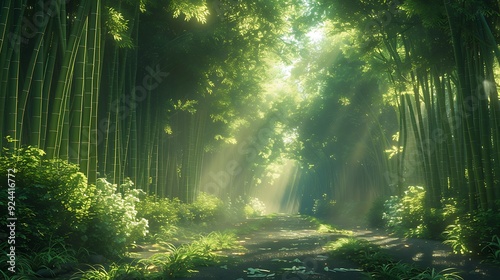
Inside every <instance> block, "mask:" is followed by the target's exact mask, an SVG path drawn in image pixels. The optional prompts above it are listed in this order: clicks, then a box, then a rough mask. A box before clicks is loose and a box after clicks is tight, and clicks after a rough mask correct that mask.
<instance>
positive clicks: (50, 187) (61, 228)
mask: <svg viewBox="0 0 500 280" xmlns="http://www.w3.org/2000/svg"><path fill="white" fill-rule="evenodd" d="M44 154H45V153H44V151H42V150H40V149H38V148H34V147H31V146H28V147H25V148H19V149H15V150H13V151H10V150H4V155H3V156H2V157H0V172H1V173H0V180H2V182H7V170H8V169H15V170H16V172H15V178H14V177H12V178H11V179H14V180H15V215H16V216H17V217H19V222H18V223H16V232H17V235H16V242H17V243H18V247H19V248H25V249H31V250H33V249H41V248H39V246H40V245H41V244H46V243H47V240H49V239H52V240H62V239H65V240H68V242H70V243H71V244H74V245H78V244H80V240H79V238H78V237H79V236H80V235H81V234H82V233H83V232H84V231H85V229H86V224H87V221H88V218H89V215H90V206H91V203H92V199H93V193H94V186H92V185H88V184H87V178H86V177H85V175H84V174H83V173H81V172H79V171H78V170H79V169H78V166H77V165H74V164H70V163H67V162H65V161H62V160H58V159H50V160H47V159H44V158H43V156H44ZM13 174H14V173H13ZM6 196H7V192H6V191H5V192H1V193H0V207H3V208H4V209H6V208H7V206H6V204H7V201H8V199H7V197H6Z"/></svg>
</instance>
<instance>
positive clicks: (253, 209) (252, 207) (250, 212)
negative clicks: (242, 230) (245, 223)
mask: <svg viewBox="0 0 500 280" xmlns="http://www.w3.org/2000/svg"><path fill="white" fill-rule="evenodd" d="M244 211H245V216H246V217H247V218H249V217H258V216H262V215H264V213H265V212H266V205H265V204H264V202H262V201H261V200H260V199H258V198H257V197H252V198H250V201H249V202H248V203H247V204H246V205H245V207H244Z"/></svg>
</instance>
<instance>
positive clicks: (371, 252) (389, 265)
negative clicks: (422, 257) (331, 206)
mask: <svg viewBox="0 0 500 280" xmlns="http://www.w3.org/2000/svg"><path fill="white" fill-rule="evenodd" d="M326 248H327V249H328V250H329V251H330V254H332V255H334V256H337V257H342V258H346V259H348V260H351V261H353V262H355V263H357V264H359V265H360V266H361V267H362V268H363V270H364V271H366V273H368V274H369V276H370V277H371V278H372V279H380V280H388V279H389V280H390V279H394V280H405V279H408V280H424V279H429V280H459V279H462V277H460V275H459V274H458V272H457V271H455V270H454V269H452V268H449V269H445V270H442V271H436V270H435V269H434V268H426V269H423V270H422V269H420V268H418V267H416V266H414V265H411V264H407V263H403V262H396V261H395V260H394V259H393V258H392V257H390V256H389V255H388V254H387V253H385V252H384V251H383V250H382V249H381V248H380V247H379V246H378V245H375V244H372V243H370V242H369V241H367V240H364V239H357V238H353V237H348V238H339V239H338V240H336V241H333V242H330V243H328V244H327V246H326Z"/></svg>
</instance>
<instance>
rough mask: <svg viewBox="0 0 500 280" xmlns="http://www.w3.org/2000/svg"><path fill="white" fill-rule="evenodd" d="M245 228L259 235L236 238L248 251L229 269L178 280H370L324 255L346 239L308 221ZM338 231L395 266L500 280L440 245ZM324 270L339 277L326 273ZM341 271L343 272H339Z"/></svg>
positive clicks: (287, 219) (287, 218) (292, 218)
mask: <svg viewBox="0 0 500 280" xmlns="http://www.w3.org/2000/svg"><path fill="white" fill-rule="evenodd" d="M246 223H257V224H258V226H259V229H258V230H255V231H253V232H250V233H246V234H240V235H239V236H238V240H239V241H240V243H241V245H243V246H244V247H245V248H246V249H247V250H248V251H246V252H245V254H242V255H234V256H231V258H230V259H232V260H234V261H229V262H228V263H227V264H225V263H222V264H221V265H220V266H215V267H202V268H199V269H198V270H199V272H198V273H194V274H193V275H191V277H187V278H180V279H186V280H187V279H191V280H198V279H199V280H201V279H222V280H225V279H227V280H247V279H276V280H278V279H283V280H285V279H287V280H306V279H340V280H343V279H350V280H357V279H368V277H367V276H366V275H364V274H363V273H362V272H359V271H356V270H357V269H359V266H358V265H356V264H355V263H353V262H351V261H348V260H345V259H341V258H333V257H331V256H329V255H328V254H327V252H326V250H325V249H324V245H325V244H326V243H328V242H329V241H335V240H337V239H338V238H341V237H345V235H342V234H340V233H319V232H318V231H317V230H316V229H317V225H316V224H314V223H313V222H311V221H310V220H309V219H308V218H307V217H303V216H299V215H278V216H276V217H274V218H272V219H265V218H262V219H260V220H259V219H251V220H248V221H247V222H245V223H242V224H241V225H240V226H242V227H244V226H245V224H246ZM340 228H343V229H346V230H351V231H352V232H353V235H354V237H357V238H363V239H367V240H369V241H370V242H373V243H376V244H378V245H380V246H381V247H382V248H385V249H387V250H388V253H389V254H390V255H391V256H393V257H394V259H395V260H401V261H403V262H407V263H414V264H415V265H417V266H418V267H421V268H426V267H433V268H435V269H436V271H440V270H443V269H447V268H450V267H452V268H456V269H457V270H459V271H460V272H461V273H460V275H461V276H462V277H463V279H465V280H485V279H498V275H500V268H498V267H492V266H489V265H487V264H481V263H480V261H479V260H474V259H469V258H467V257H463V256H457V255H454V254H452V252H451V249H450V248H449V247H448V246H446V245H444V244H442V243H441V242H439V241H432V240H423V239H407V238H395V237H391V236H389V235H388V234H387V233H386V232H385V231H382V230H376V229H373V230H371V229H366V228H362V227H361V226H352V225H346V226H343V227H340ZM294 267H295V268H298V267H302V270H296V271H294V270H292V269H293V268H294ZM325 267H328V268H329V269H330V270H337V272H332V271H325ZM252 269H260V271H259V270H254V271H253V274H252V273H251V272H252ZM341 269H347V271H345V272H341V271H339V270H341ZM349 270H350V271H349ZM303 272H306V273H308V274H304V273H303ZM313 272H314V274H311V273H313ZM266 275H267V276H268V277H267V278H266V277H265V276H266ZM258 276H260V277H258Z"/></svg>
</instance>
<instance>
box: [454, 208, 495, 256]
mask: <svg viewBox="0 0 500 280" xmlns="http://www.w3.org/2000/svg"><path fill="white" fill-rule="evenodd" d="M498 232H500V213H498V212H495V211H493V210H487V211H474V212H472V213H469V214H465V215H461V216H458V217H457V218H456V220H455V222H454V224H452V225H449V226H448V227H447V229H446V231H445V232H444V235H445V238H446V240H445V243H446V244H449V245H451V246H452V248H453V251H454V252H455V253H458V254H467V253H475V254H478V253H481V251H483V252H484V250H483V248H484V247H485V246H487V245H489V244H490V242H491V240H492V237H493V236H494V235H496V234H498Z"/></svg>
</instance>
